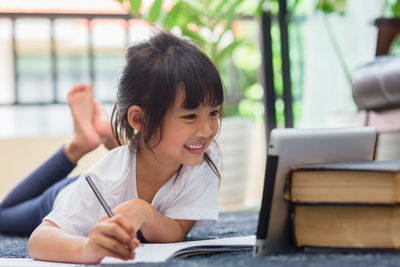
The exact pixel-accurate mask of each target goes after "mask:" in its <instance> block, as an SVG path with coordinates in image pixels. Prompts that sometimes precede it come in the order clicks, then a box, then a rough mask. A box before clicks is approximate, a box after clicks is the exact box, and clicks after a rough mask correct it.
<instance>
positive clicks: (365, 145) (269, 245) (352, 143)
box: [253, 127, 376, 255]
mask: <svg viewBox="0 0 400 267" xmlns="http://www.w3.org/2000/svg"><path fill="white" fill-rule="evenodd" d="M375 143H376V129H375V128H374V127H352V128H324V129H293V128H291V129H274V130H272V131H271V134H270V142H269V145H268V150H267V151H268V152H267V163H266V171H265V178H264V191H263V196H262V202H261V209H260V215H259V220H258V226H257V235H256V236H257V238H256V244H255V246H254V251H253V254H254V255H264V254H269V253H278V252H286V251H289V250H290V248H292V240H291V230H290V220H289V219H290V217H289V216H290V211H289V202H288V201H287V200H285V199H284V196H283V195H284V189H285V188H284V187H285V182H286V178H287V175H288V173H289V170H290V168H291V167H293V166H296V165H302V164H318V163H330V162H348V161H366V160H372V159H373V155H374V150H375Z"/></svg>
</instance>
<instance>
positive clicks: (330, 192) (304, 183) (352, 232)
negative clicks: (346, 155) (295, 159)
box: [285, 160, 400, 249]
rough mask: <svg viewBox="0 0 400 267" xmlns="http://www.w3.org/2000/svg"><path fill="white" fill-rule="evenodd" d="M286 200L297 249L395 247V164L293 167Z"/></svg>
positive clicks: (399, 194) (398, 224)
mask: <svg viewBox="0 0 400 267" xmlns="http://www.w3.org/2000/svg"><path fill="white" fill-rule="evenodd" d="M285 198H286V199H288V200H290V201H291V202H292V216H291V218H292V229H293V240H294V243H295V245H297V246H300V247H331V248H357V249H359V248H374V249H400V160H399V161H369V162H354V163H340V164H323V165H308V166H302V167H296V168H294V169H292V171H291V174H290V177H289V179H288V184H287V187H286V192H285Z"/></svg>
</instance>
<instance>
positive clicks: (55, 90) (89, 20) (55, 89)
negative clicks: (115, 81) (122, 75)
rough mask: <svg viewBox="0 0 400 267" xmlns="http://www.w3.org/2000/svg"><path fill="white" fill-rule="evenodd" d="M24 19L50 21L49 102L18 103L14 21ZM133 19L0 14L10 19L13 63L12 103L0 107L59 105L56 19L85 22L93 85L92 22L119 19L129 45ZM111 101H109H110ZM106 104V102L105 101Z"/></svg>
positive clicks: (118, 15)
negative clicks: (123, 26)
mask: <svg viewBox="0 0 400 267" xmlns="http://www.w3.org/2000/svg"><path fill="white" fill-rule="evenodd" d="M26 18H38V19H47V20H49V21H50V40H49V42H50V43H49V44H50V65H51V66H50V69H51V70H50V71H51V86H52V99H51V101H31V102H25V101H24V102H21V101H20V91H21V90H20V75H19V67H18V64H19V54H18V50H17V39H16V26H15V25H16V21H17V20H19V19H26ZM132 18H133V17H132V16H131V15H130V14H91V13H90V14H83V13H7V12H0V19H10V20H11V34H12V36H11V49H12V61H13V72H14V77H13V79H14V101H13V102H12V103H0V105H2V106H4V105H49V104H58V103H61V101H60V100H59V96H58V91H59V90H58V84H57V81H58V78H59V73H58V69H57V60H58V56H57V53H56V44H55V38H54V36H55V27H54V21H55V20H57V19H84V20H86V21H87V38H88V39H87V44H88V47H87V56H88V61H89V67H88V70H87V71H88V74H89V75H88V76H89V77H90V82H91V83H92V84H93V83H94V81H95V78H96V70H95V63H94V57H95V53H94V49H93V33H92V30H91V29H92V27H91V26H92V25H91V24H92V21H93V20H94V19H96V20H97V19H104V20H109V19H120V20H124V21H125V22H126V24H127V25H126V27H125V29H126V33H125V44H126V45H127V44H128V43H129V29H130V27H129V25H130V23H129V20H130V19H132ZM110 101H111V100H110ZM105 102H107V100H106V101H105Z"/></svg>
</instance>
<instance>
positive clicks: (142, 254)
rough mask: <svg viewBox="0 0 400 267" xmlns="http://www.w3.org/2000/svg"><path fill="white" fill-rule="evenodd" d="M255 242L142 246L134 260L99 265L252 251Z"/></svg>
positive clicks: (248, 238) (236, 240) (238, 240)
mask: <svg viewBox="0 0 400 267" xmlns="http://www.w3.org/2000/svg"><path fill="white" fill-rule="evenodd" d="M255 242H256V238H255V236H254V235H251V236H242V237H229V238H220V239H208V240H199V241H188V242H178V243H168V244H159V243H157V244H142V245H140V246H139V247H138V248H137V249H136V258H135V259H134V260H131V261H123V260H120V259H116V258H111V257H110V258H104V259H103V261H102V262H101V263H102V264H103V263H105V264H107V263H108V264H109V263H133V262H162V261H166V260H168V259H171V258H174V257H188V256H193V255H198V254H208V253H217V252H228V251H239V250H252V249H253V246H254V244H255Z"/></svg>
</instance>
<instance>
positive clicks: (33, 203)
mask: <svg viewBox="0 0 400 267" xmlns="http://www.w3.org/2000/svg"><path fill="white" fill-rule="evenodd" d="M75 166H76V165H75V164H74V163H72V162H71V161H70V160H69V159H68V157H67V156H66V155H65V153H64V148H63V147H62V148H60V149H59V150H58V151H57V152H56V153H55V154H54V155H53V156H52V157H50V158H49V159H48V160H47V161H46V162H44V163H43V164H42V165H41V166H40V167H39V168H37V169H36V170H35V171H34V172H32V173H31V174H30V175H29V176H28V177H26V178H25V179H24V180H22V181H21V182H20V183H19V184H18V185H17V186H15V187H14V189H12V190H11V192H10V193H8V195H7V196H6V198H5V199H4V200H3V201H2V202H1V203H0V233H1V234H6V235H20V236H29V235H30V234H31V233H32V231H33V230H35V228H36V227H37V226H38V225H39V224H40V223H41V222H42V219H43V218H44V217H45V216H46V215H47V214H48V213H49V212H50V211H51V209H52V207H53V202H54V199H55V197H56V196H57V194H58V192H59V191H60V190H61V189H62V188H63V187H64V186H66V185H67V184H69V183H71V182H73V181H75V180H76V179H77V178H78V177H74V178H67V179H65V178H66V177H67V175H68V174H69V173H70V172H71V171H72V170H73V169H74V168H75Z"/></svg>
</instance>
